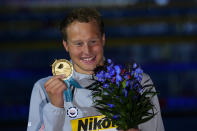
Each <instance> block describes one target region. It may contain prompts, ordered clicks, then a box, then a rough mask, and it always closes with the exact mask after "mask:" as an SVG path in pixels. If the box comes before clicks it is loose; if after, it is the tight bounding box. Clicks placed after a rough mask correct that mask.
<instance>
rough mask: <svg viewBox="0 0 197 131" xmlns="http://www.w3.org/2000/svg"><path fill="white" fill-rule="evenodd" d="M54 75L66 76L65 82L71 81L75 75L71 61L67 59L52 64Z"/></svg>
mask: <svg viewBox="0 0 197 131" xmlns="http://www.w3.org/2000/svg"><path fill="white" fill-rule="evenodd" d="M52 73H53V75H66V78H64V79H63V80H67V79H69V78H70V77H71V76H72V74H73V66H72V64H71V63H70V61H68V60H66V59H59V60H55V62H54V63H53V64H52Z"/></svg>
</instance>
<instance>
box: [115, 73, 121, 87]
mask: <svg viewBox="0 0 197 131" xmlns="http://www.w3.org/2000/svg"><path fill="white" fill-rule="evenodd" d="M120 81H122V77H121V76H120V75H119V74H117V75H116V84H117V85H118V86H119V82H120Z"/></svg>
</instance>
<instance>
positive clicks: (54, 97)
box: [44, 75, 67, 108]
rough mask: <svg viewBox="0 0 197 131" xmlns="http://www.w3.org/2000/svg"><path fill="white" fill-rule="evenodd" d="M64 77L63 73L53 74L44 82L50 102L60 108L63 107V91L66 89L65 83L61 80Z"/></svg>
mask: <svg viewBox="0 0 197 131" xmlns="http://www.w3.org/2000/svg"><path fill="white" fill-rule="evenodd" d="M65 77H66V76H65V75H57V76H53V77H52V78H51V79H49V80H48V81H47V82H46V83H45V84H44V88H45V89H46V92H47V94H48V96H49V98H50V100H51V103H52V104H53V105H54V106H56V107H60V108H62V107H64V96H63V92H64V90H66V89H67V86H66V83H65V82H64V81H63V80H62V79H63V78H65Z"/></svg>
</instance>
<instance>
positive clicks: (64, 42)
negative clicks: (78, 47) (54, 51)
mask: <svg viewBox="0 0 197 131" xmlns="http://www.w3.org/2000/svg"><path fill="white" fill-rule="evenodd" d="M62 43H63V46H64V48H65V50H66V51H67V52H68V42H66V41H65V40H63V41H62Z"/></svg>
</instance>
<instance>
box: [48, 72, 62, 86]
mask: <svg viewBox="0 0 197 131" xmlns="http://www.w3.org/2000/svg"><path fill="white" fill-rule="evenodd" d="M65 77H66V76H65V75H57V76H53V77H52V78H51V79H49V80H48V81H47V82H46V83H45V87H47V86H48V85H49V84H50V83H51V82H53V81H54V80H56V79H63V78H65Z"/></svg>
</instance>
